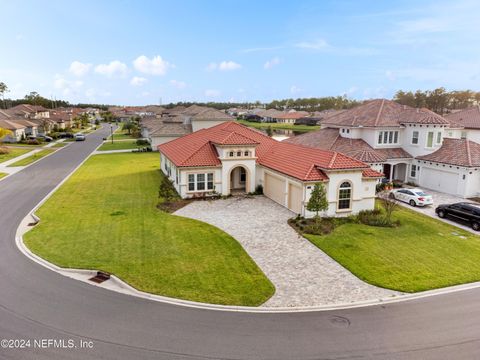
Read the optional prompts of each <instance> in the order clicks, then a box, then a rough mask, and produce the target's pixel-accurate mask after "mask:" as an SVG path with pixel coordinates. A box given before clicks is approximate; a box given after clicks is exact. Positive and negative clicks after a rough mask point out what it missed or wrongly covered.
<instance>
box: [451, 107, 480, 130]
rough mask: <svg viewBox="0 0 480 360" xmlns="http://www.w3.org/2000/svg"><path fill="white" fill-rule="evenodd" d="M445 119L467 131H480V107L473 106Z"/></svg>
mask: <svg viewBox="0 0 480 360" xmlns="http://www.w3.org/2000/svg"><path fill="white" fill-rule="evenodd" d="M445 117H446V118H447V120H449V121H451V122H453V123H455V124H458V125H460V126H462V127H464V128H466V129H480V106H472V107H469V108H467V109H463V110H461V111H457V112H454V113H451V114H448V115H447V116H445Z"/></svg>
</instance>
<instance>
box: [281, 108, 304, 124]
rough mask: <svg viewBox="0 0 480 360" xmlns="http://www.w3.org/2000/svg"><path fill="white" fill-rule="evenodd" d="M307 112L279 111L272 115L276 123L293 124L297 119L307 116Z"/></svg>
mask: <svg viewBox="0 0 480 360" xmlns="http://www.w3.org/2000/svg"><path fill="white" fill-rule="evenodd" d="M308 115H309V113H308V112H306V111H291V112H286V113H281V114H279V115H277V116H275V117H274V119H275V120H276V122H277V123H280V124H290V125H293V124H295V122H296V121H297V120H298V119H301V118H303V117H305V116H308Z"/></svg>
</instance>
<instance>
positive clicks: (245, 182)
mask: <svg viewBox="0 0 480 360" xmlns="http://www.w3.org/2000/svg"><path fill="white" fill-rule="evenodd" d="M249 181H250V179H249V174H248V169H247V168H245V167H243V166H241V165H239V166H236V167H234V168H233V169H232V170H230V184H229V185H230V194H232V195H235V194H243V193H246V192H247V189H248V188H249Z"/></svg>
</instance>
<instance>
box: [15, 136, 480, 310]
mask: <svg viewBox="0 0 480 360" xmlns="http://www.w3.org/2000/svg"><path fill="white" fill-rule="evenodd" d="M100 146H101V144H100V145H98V147H100ZM98 147H97V148H96V149H98ZM96 149H95V150H93V151H92V152H91V153H90V154H89V155H88V156H87V157H86V158H85V159H84V160H83V161H82V162H81V163H80V164H79V165H78V166H76V167H75V168H74V169H73V170H72V171H71V172H70V173H69V174H68V175H67V176H66V177H65V178H64V179H63V180H62V181H61V182H60V183H59V184H58V185H57V186H56V187H55V188H54V189H52V191H50V192H49V193H48V194H47V195H46V196H45V197H44V198H43V199H42V200H41V201H40V202H39V203H38V204H37V205H36V206H35V207H34V208H33V209H32V210H31V211H30V213H29V214H28V215H27V216H26V217H25V218H24V219H23V220H22V221H21V223H20V225H19V227H18V228H17V233H16V237H15V243H16V245H17V247H18V249H19V250H20V251H21V252H22V253H23V254H24V255H25V256H26V257H28V258H29V259H30V260H32V261H34V262H36V263H37V264H39V265H42V266H44V267H45V268H47V269H49V270H52V271H55V272H57V273H59V274H61V275H63V276H66V277H69V278H71V279H75V280H79V281H82V282H84V283H88V284H90V285H94V286H97V287H101V288H103V289H106V290H110V291H116V292H118V293H121V294H125V295H130V296H135V297H138V298H142V299H146V300H152V301H157V302H161V303H165V304H170V305H177V306H184V307H189V308H195V309H203V310H215V311H229V312H246V313H296V312H318V311H332V310H345V309H353V308H360V307H367V306H376V305H386V304H394V303H399V302H405V301H412V300H418V299H423V298H427V297H430V296H438V295H445V294H451V293H455V292H458V291H465V290H472V289H477V288H480V281H479V282H475V283H470V284H463V285H456V286H451V287H447V288H442V289H436V290H429V291H424V292H420V293H415V294H404V295H399V296H396V297H389V298H383V299H377V300H367V301H359V302H352V303H339V304H333V305H320V306H306V307H249V306H231V305H216V304H207V303H200V302H195V301H188V300H182V299H175V298H170V297H166V296H160V295H154V294H150V293H146V292H143V291H139V290H137V289H135V288H134V287H132V286H130V285H128V284H127V283H126V282H124V281H123V280H121V279H120V278H118V277H117V276H115V275H111V278H110V280H108V281H106V282H104V283H101V284H97V283H94V282H91V281H89V280H88V279H89V278H90V277H93V276H95V275H96V273H97V270H86V269H69V268H62V267H59V266H57V265H54V264H52V263H50V262H48V261H47V260H45V259H43V258H41V257H39V256H38V255H36V254H34V253H33V252H31V251H30V250H29V249H28V248H27V247H26V246H25V244H24V242H23V235H24V234H25V233H26V232H28V231H29V230H30V229H31V228H33V226H32V227H29V226H28V224H29V223H30V222H31V221H30V220H33V222H34V223H35V224H37V223H38V222H39V221H40V218H39V217H38V216H37V215H35V211H36V210H38V208H39V207H40V206H42V205H43V204H44V203H45V202H46V201H47V200H48V199H49V198H50V197H51V196H52V195H53V194H54V193H55V192H56V191H57V190H58V188H60V186H62V185H63V184H64V183H65V182H66V181H67V180H68V179H69V178H70V177H71V176H72V175H73V174H74V173H75V172H76V171H77V170H78V169H79V168H80V167H81V166H82V165H83V164H84V163H85V162H86V161H87V160H88V159H89V158H90V157H91V156H93V154H94V152H95V151H96Z"/></svg>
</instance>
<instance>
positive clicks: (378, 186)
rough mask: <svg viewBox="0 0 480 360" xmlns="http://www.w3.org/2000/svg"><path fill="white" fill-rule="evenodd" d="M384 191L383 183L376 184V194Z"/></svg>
mask: <svg viewBox="0 0 480 360" xmlns="http://www.w3.org/2000/svg"><path fill="white" fill-rule="evenodd" d="M383 190H385V183H379V184H377V186H376V187H375V191H376V192H377V193H378V192H381V191H383Z"/></svg>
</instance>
